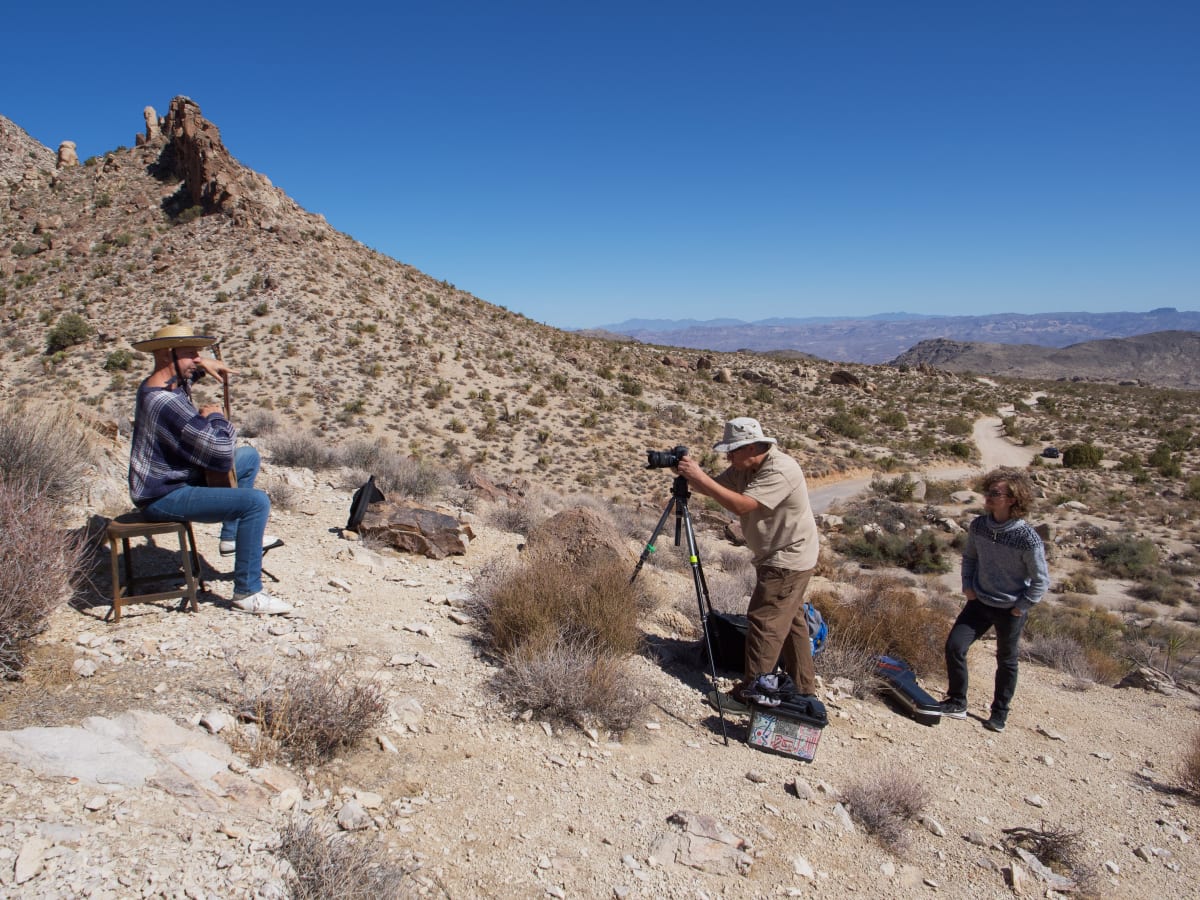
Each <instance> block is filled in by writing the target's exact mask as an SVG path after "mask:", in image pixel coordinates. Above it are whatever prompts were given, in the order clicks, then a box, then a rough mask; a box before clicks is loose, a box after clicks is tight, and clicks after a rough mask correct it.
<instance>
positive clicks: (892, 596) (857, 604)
mask: <svg viewBox="0 0 1200 900" xmlns="http://www.w3.org/2000/svg"><path fill="white" fill-rule="evenodd" d="M818 608H819V609H820V610H821V615H823V616H824V617H825V621H826V622H828V623H829V634H830V638H829V641H830V644H831V645H833V644H834V643H835V642H836V643H843V642H844V643H846V644H848V645H851V646H855V647H861V648H864V649H865V650H867V651H869V652H870V654H871V655H881V654H886V655H888V656H898V657H900V658H901V659H903V660H906V661H907V662H908V663H909V664H910V665H911V666H912V667H913V668H914V669H915V670H916V671H917V672H930V671H938V670H940V669H941V667H942V666H943V665H944V653H943V646H944V644H945V642H946V635H948V634H949V633H950V625H951V619H950V617H949V616H948V615H947V614H946V613H945V612H944V611H942V610H940V609H936V608H934V607H932V606H930V605H929V604H927V603H926V602H925V601H924V599H923V598H922V597H921V595H920V594H918V593H917V592H916V591H914V590H913V589H912V588H909V587H908V586H906V585H905V584H904V583H903V582H902V581H900V579H898V578H894V577H890V576H885V575H871V574H866V573H864V574H859V575H857V576H855V577H854V578H852V579H851V580H850V581H848V582H843V583H842V584H839V585H838V592H837V594H836V595H831V596H830V598H829V600H828V601H826V600H822V602H821V603H820V605H819V607H818Z"/></svg>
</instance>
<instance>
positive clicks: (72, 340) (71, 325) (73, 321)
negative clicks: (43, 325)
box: [46, 313, 92, 353]
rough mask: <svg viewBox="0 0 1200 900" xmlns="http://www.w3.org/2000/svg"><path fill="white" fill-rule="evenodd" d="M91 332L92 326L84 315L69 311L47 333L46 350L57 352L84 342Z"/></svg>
mask: <svg viewBox="0 0 1200 900" xmlns="http://www.w3.org/2000/svg"><path fill="white" fill-rule="evenodd" d="M91 333H92V328H91V326H90V325H88V323H87V320H85V319H84V318H83V316H81V315H79V314H78V313H67V314H66V315H65V316H63V317H62V318H61V319H59V320H58V324H56V325H55V326H54V327H53V328H51V329H50V333H49V334H47V335H46V352H47V353H56V352H58V351H59V350H66V349H67V348H68V347H73V346H74V345H76V344H82V343H83V342H84V341H86V340H87V339H88V336H89V335H91Z"/></svg>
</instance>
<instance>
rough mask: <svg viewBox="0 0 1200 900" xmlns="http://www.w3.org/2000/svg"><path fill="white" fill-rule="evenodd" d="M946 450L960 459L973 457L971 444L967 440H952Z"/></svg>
mask: <svg viewBox="0 0 1200 900" xmlns="http://www.w3.org/2000/svg"><path fill="white" fill-rule="evenodd" d="M945 449H946V452H947V453H949V454H950V455H951V456H956V457H958V458H959V459H970V458H971V445H970V444H968V443H966V442H965V441H951V442H950V443H949V444H947V445H946V448H945Z"/></svg>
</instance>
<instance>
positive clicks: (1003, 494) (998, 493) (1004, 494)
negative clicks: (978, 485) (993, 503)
mask: <svg viewBox="0 0 1200 900" xmlns="http://www.w3.org/2000/svg"><path fill="white" fill-rule="evenodd" d="M984 496H985V497H1007V498H1008V499H1009V500H1011V499H1012V494H1009V493H1007V492H1006V491H988V492H987V493H986V494H984Z"/></svg>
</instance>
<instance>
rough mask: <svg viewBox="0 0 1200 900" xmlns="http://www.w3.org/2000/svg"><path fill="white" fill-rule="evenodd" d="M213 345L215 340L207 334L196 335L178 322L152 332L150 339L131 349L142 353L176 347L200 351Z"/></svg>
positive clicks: (135, 344)
mask: <svg viewBox="0 0 1200 900" xmlns="http://www.w3.org/2000/svg"><path fill="white" fill-rule="evenodd" d="M215 343H217V338H215V337H212V336H211V335H207V334H196V333H195V332H194V331H192V326H191V325H186V324H184V323H182V322H180V323H177V324H175V325H164V326H163V327H162V328H160V329H158V331H156V332H154V335H153V336H152V337H150V338H148V339H147V340H144V341H137V342H136V343H134V345H133V349H134V350H141V351H142V352H143V353H153V352H154V351H155V350H167V349H173V348H176V347H186V348H189V349H194V350H200V349H201V348H204V347H211V346H212V345H213V344H215Z"/></svg>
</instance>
